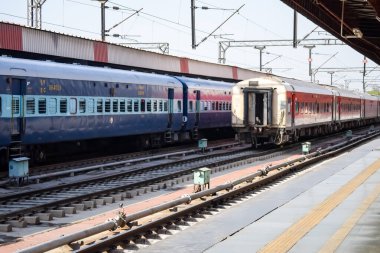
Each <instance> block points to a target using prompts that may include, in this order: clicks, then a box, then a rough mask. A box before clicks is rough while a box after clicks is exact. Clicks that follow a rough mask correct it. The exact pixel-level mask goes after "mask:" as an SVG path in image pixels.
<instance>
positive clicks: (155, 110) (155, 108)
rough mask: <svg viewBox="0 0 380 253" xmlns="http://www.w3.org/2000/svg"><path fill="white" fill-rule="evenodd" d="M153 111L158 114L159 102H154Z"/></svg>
mask: <svg viewBox="0 0 380 253" xmlns="http://www.w3.org/2000/svg"><path fill="white" fill-rule="evenodd" d="M153 111H154V112H157V100H153Z"/></svg>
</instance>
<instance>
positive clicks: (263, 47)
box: [255, 46, 265, 71]
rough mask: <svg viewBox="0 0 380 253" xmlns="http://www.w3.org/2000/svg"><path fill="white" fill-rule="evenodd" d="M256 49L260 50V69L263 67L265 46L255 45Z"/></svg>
mask: <svg viewBox="0 0 380 253" xmlns="http://www.w3.org/2000/svg"><path fill="white" fill-rule="evenodd" d="M255 48H256V49H258V50H260V71H262V69H263V50H264V49H265V46H255Z"/></svg>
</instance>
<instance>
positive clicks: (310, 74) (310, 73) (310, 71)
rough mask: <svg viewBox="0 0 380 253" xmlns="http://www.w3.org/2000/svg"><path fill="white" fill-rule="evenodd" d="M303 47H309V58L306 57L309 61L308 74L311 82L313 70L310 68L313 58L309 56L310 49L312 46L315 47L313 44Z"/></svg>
mask: <svg viewBox="0 0 380 253" xmlns="http://www.w3.org/2000/svg"><path fill="white" fill-rule="evenodd" d="M303 47H304V48H307V49H309V59H308V61H309V76H310V81H311V82H312V81H313V72H312V70H311V62H312V60H313V59H312V58H311V50H312V49H313V48H315V45H306V46H303Z"/></svg>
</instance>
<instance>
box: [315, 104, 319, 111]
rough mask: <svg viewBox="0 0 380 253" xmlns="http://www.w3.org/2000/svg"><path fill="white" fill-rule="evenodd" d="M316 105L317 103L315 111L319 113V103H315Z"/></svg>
mask: <svg viewBox="0 0 380 253" xmlns="http://www.w3.org/2000/svg"><path fill="white" fill-rule="evenodd" d="M316 105H317V113H319V103H317V104H316Z"/></svg>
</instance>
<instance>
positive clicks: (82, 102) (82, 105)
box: [79, 98, 86, 113]
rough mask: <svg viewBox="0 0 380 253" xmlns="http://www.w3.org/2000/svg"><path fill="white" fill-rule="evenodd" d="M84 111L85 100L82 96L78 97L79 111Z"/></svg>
mask: <svg viewBox="0 0 380 253" xmlns="http://www.w3.org/2000/svg"><path fill="white" fill-rule="evenodd" d="M85 112H86V100H85V99H84V98H80V99H79V113H85Z"/></svg>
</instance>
